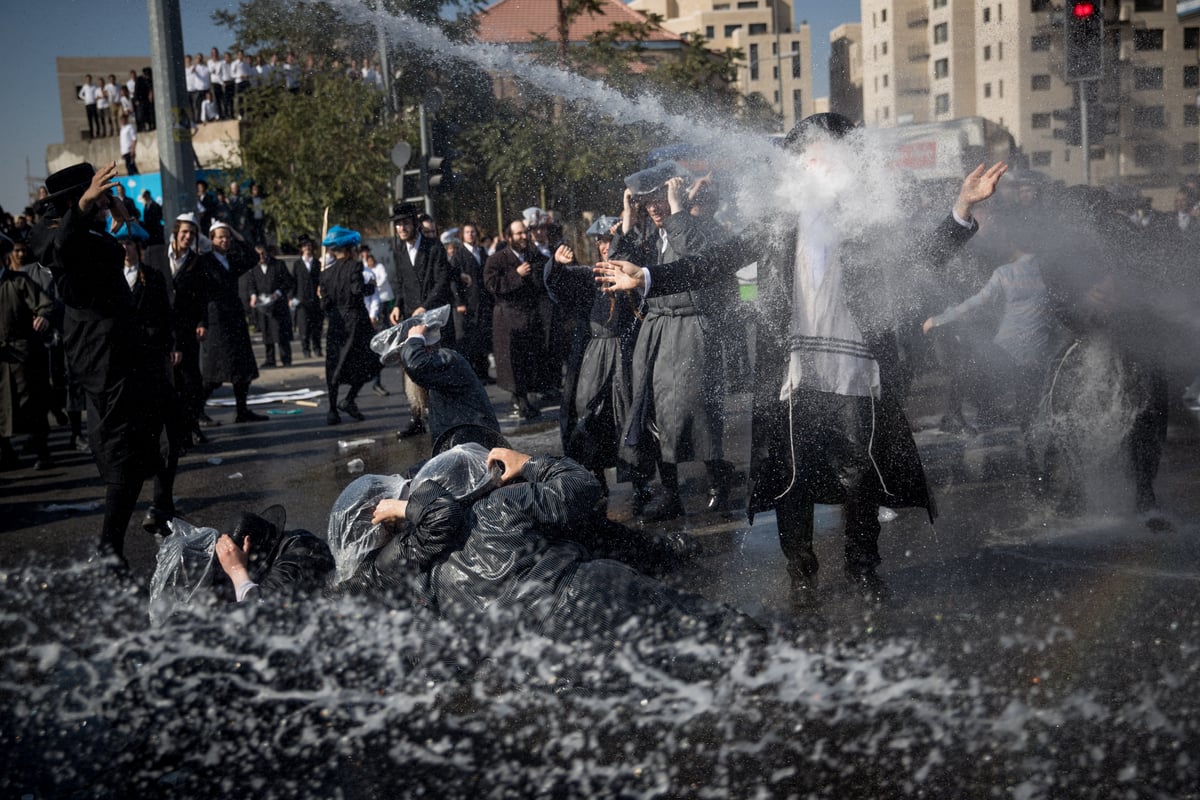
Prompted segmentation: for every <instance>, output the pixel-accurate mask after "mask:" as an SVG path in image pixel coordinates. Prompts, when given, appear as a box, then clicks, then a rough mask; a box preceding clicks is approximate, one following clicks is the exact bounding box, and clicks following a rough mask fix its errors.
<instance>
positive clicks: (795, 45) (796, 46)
mask: <svg viewBox="0 0 1200 800" xmlns="http://www.w3.org/2000/svg"><path fill="white" fill-rule="evenodd" d="M803 66H804V64H803V63H802V62H801V61H800V43H799V42H792V77H793V78H799V77H800V75H801V74H802V72H801V70H802V68H803Z"/></svg>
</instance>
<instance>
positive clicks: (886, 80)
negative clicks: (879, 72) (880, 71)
mask: <svg viewBox="0 0 1200 800" xmlns="http://www.w3.org/2000/svg"><path fill="white" fill-rule="evenodd" d="M887 87H888V76H887V74H886V73H885V74H884V76H883V88H885V89H886V88H887Z"/></svg>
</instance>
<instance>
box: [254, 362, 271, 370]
mask: <svg viewBox="0 0 1200 800" xmlns="http://www.w3.org/2000/svg"><path fill="white" fill-rule="evenodd" d="M274 366H275V362H274V361H264V362H263V363H261V364H259V365H258V368H259V369H270V368H271V367H274Z"/></svg>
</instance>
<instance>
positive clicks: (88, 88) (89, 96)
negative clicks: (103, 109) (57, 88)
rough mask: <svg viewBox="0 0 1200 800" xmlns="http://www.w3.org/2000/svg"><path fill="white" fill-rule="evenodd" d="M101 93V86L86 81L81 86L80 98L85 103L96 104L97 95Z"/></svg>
mask: <svg viewBox="0 0 1200 800" xmlns="http://www.w3.org/2000/svg"><path fill="white" fill-rule="evenodd" d="M98 94H100V87H99V86H97V85H96V84H94V83H85V84H84V85H83V86H80V87H79V99H80V100H82V101H83V103H84V105H88V106H94V105H96V95H98Z"/></svg>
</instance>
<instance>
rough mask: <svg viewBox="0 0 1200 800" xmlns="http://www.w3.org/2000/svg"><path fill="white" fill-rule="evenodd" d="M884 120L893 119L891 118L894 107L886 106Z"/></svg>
mask: <svg viewBox="0 0 1200 800" xmlns="http://www.w3.org/2000/svg"><path fill="white" fill-rule="evenodd" d="M883 118H884V119H891V118H892V107H891V106H884V107H883Z"/></svg>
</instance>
